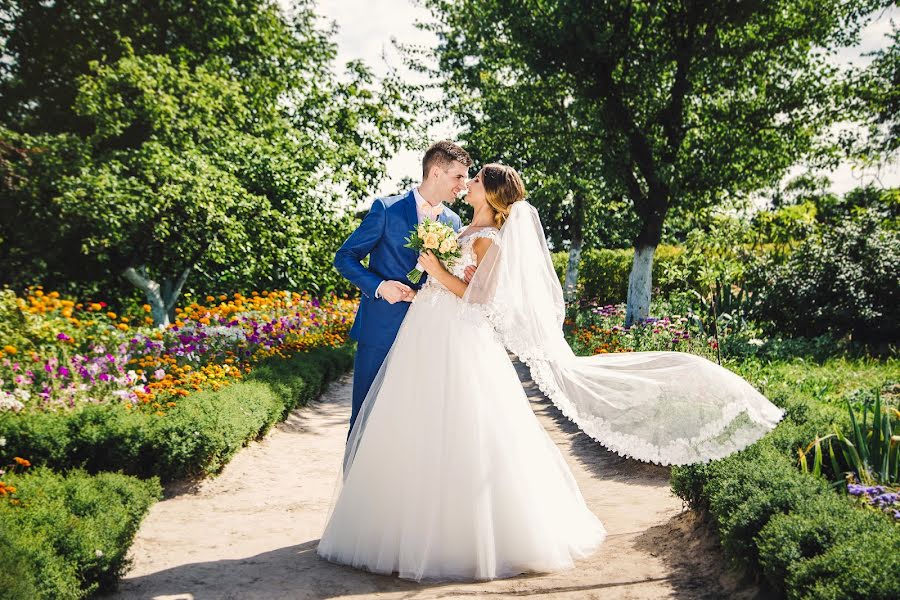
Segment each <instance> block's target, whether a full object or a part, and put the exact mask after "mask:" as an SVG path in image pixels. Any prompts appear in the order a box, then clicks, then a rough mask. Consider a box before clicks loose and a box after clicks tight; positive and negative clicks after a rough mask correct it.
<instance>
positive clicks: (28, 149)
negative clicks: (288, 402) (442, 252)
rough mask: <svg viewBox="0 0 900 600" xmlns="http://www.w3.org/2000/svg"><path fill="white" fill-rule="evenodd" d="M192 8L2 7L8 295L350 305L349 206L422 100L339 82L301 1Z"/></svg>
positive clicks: (258, 0) (355, 74)
mask: <svg viewBox="0 0 900 600" xmlns="http://www.w3.org/2000/svg"><path fill="white" fill-rule="evenodd" d="M183 4H184V3H183V2H180V1H176V2H172V3H164V5H160V6H158V7H155V8H154V9H151V10H150V11H149V13H148V9H147V7H146V4H145V3H140V2H133V1H126V2H123V3H117V4H116V5H115V6H114V7H113V6H112V5H109V4H108V3H102V2H95V1H92V0H79V1H77V2H72V3H64V4H61V5H60V6H58V7H54V8H52V9H51V8H48V7H44V6H43V5H40V4H35V3H32V2H18V1H10V2H5V3H4V4H3V6H4V9H3V10H2V12H3V14H4V15H5V19H4V20H3V23H2V25H0V26H2V27H5V28H6V33H7V34H8V38H9V39H8V40H7V43H6V45H5V46H4V50H5V51H6V52H7V53H8V56H9V59H10V60H9V61H8V62H4V68H3V69H0V88H3V89H4V90H5V91H6V92H7V95H3V100H2V101H0V116H2V117H3V118H2V121H0V125H2V126H3V127H4V129H3V131H2V133H3V134H4V138H5V139H8V140H9V142H8V146H5V148H6V150H5V151H4V160H3V165H4V171H5V172H6V173H7V176H6V177H5V178H4V180H5V181H6V182H7V185H5V189H4V190H3V191H4V193H8V194H9V195H10V196H12V197H13V198H14V203H13V205H14V206H15V210H11V211H3V214H2V216H0V280H3V281H6V282H9V283H11V284H13V285H14V286H15V287H24V286H25V285H26V284H30V283H43V284H45V285H47V286H48V287H52V288H54V289H58V290H62V291H67V292H70V293H72V292H81V294H80V295H89V294H90V293H91V292H92V291H96V290H104V292H105V293H104V297H106V298H107V299H112V300H113V301H114V302H115V301H116V300H115V296H116V295H120V296H129V295H131V293H130V292H129V290H128V287H126V286H125V285H124V284H123V282H122V280H121V274H122V273H123V271H125V270H126V269H134V270H135V271H134V273H137V274H138V275H140V277H142V278H144V279H145V280H146V281H147V282H148V283H147V284H146V285H147V286H150V287H152V283H158V284H159V285H160V286H161V292H162V295H163V297H164V298H163V299H164V300H165V302H166V304H170V305H171V304H173V302H172V299H173V298H175V297H177V295H178V293H179V292H180V291H182V290H184V291H191V290H193V291H198V290H202V291H203V293H219V292H223V291H228V292H233V291H243V292H249V291H251V290H253V289H262V288H273V287H278V288H287V289H295V290H300V289H307V290H309V291H312V292H314V293H325V292H328V291H331V290H336V291H339V292H340V291H344V290H345V289H346V287H345V284H344V282H343V281H342V280H341V279H340V277H339V276H338V275H337V273H336V272H335V271H334V270H333V269H332V267H331V259H332V256H333V253H334V251H335V249H336V248H337V246H338V245H339V244H340V242H341V241H342V240H343V239H344V237H345V236H346V235H347V234H348V232H349V231H350V230H351V229H352V227H353V223H352V222H351V220H350V218H349V216H348V215H345V214H344V213H343V211H342V210H341V206H343V205H345V204H346V203H347V200H348V199H349V200H350V201H351V202H353V201H357V200H359V199H361V198H362V197H364V196H366V195H368V194H370V193H371V189H372V187H373V186H374V185H376V184H377V183H378V182H380V181H381V179H382V178H383V177H384V171H385V162H386V160H387V156H388V155H389V154H390V153H391V151H392V150H394V149H396V148H398V147H399V145H400V143H401V141H402V140H403V138H404V136H405V135H406V134H407V133H408V132H409V131H410V128H411V127H412V117H411V114H412V111H411V106H412V103H414V102H415V97H414V96H412V95H409V94H407V93H406V91H407V90H406V89H405V87H404V86H403V85H402V84H401V83H399V82H398V81H396V80H394V79H390V78H389V79H386V80H383V81H378V82H376V81H375V79H374V77H373V76H372V74H371V72H370V71H368V70H367V69H366V68H365V67H364V66H363V65H361V64H359V63H352V64H348V65H347V67H346V72H345V74H344V75H343V76H342V77H338V75H337V73H335V72H334V68H333V66H332V61H333V59H334V57H335V54H336V48H335V45H334V43H333V42H332V41H331V39H330V37H331V35H332V33H333V32H332V31H330V30H325V29H322V28H321V27H320V26H319V23H318V17H317V15H316V14H315V12H314V10H313V7H312V5H311V4H310V3H308V2H299V3H297V4H296V5H295V6H293V7H291V9H290V10H287V11H282V9H281V8H280V7H279V6H278V5H276V4H275V3H273V2H269V1H266V0H242V1H241V2H237V3H231V4H228V5H227V6H223V5H222V4H221V3H217V2H200V3H190V10H188V7H187V6H186V5H183ZM35 49H37V50H35ZM13 98H15V99H16V100H14V101H10V100H11V99H13ZM7 134H8V135H9V137H8V138H7ZM132 281H133V282H134V278H132ZM135 285H138V284H137V283H135ZM182 285H183V286H184V288H182V287H181V286H182ZM73 287H76V288H80V289H72V288H73ZM110 292H115V293H110ZM123 301H129V299H123ZM147 301H149V302H150V303H151V304H154V299H153V298H151V297H150V295H149V294H148V300H147ZM157 304H159V303H157ZM154 310H155V313H154V314H155V316H157V312H158V311H156V305H154Z"/></svg>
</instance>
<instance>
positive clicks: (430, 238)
mask: <svg viewBox="0 0 900 600" xmlns="http://www.w3.org/2000/svg"><path fill="white" fill-rule="evenodd" d="M439 244H440V242H439V241H438V236H437V234H436V233H434V232H429V233H426V234H425V237H424V238H422V245H424V246H425V247H426V248H428V249H429V250H434V249H435V248H437V247H438V245H439Z"/></svg>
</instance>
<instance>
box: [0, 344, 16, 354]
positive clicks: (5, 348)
mask: <svg viewBox="0 0 900 600" xmlns="http://www.w3.org/2000/svg"><path fill="white" fill-rule="evenodd" d="M3 351H4V352H6V353H7V354H15V353H16V352H18V350H16V347H15V346H8V345H7V346H3Z"/></svg>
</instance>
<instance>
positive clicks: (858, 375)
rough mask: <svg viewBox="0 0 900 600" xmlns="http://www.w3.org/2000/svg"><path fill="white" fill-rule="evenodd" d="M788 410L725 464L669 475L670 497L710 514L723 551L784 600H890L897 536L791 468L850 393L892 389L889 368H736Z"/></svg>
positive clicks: (851, 364) (863, 364) (899, 586)
mask: <svg viewBox="0 0 900 600" xmlns="http://www.w3.org/2000/svg"><path fill="white" fill-rule="evenodd" d="M735 367H738V368H737V370H738V372H739V373H740V374H742V375H743V376H745V377H748V378H749V379H750V380H751V381H753V382H754V383H756V385H757V386H758V387H760V388H761V391H762V392H763V393H764V394H766V395H767V396H768V397H769V398H770V399H771V400H772V401H773V402H775V403H776V404H778V405H780V406H782V407H784V408H785V410H786V413H787V414H786V417H785V420H784V421H783V422H782V423H780V424H779V425H778V427H777V428H776V429H775V431H774V432H772V433H771V434H769V435H768V436H766V438H764V439H763V440H761V441H760V442H758V443H756V444H754V445H753V446H751V447H750V448H748V449H746V450H744V451H742V452H739V453H737V454H734V455H732V456H730V457H728V458H726V459H723V460H720V461H716V462H713V463H709V464H704V465H690V466H685V467H676V468H673V470H672V488H673V491H674V492H675V493H676V494H677V495H678V496H679V497H681V498H682V499H683V500H684V501H685V502H686V503H688V505H689V506H691V507H692V508H695V509H705V510H708V511H709V513H710V515H711V517H712V518H713V520H714V521H715V523H716V524H717V527H718V530H719V534H720V536H721V539H722V544H723V546H724V547H725V549H726V551H727V552H728V553H729V555H731V556H732V557H733V558H735V559H736V560H739V561H741V562H743V563H744V564H745V565H747V566H748V567H750V568H751V569H752V570H756V571H758V572H760V573H761V574H762V575H764V576H765V577H766V579H767V580H768V582H769V583H770V584H771V585H772V586H773V587H774V588H775V589H776V590H779V591H781V592H782V593H785V594H786V595H787V597H789V598H804V599H812V598H868V597H872V598H891V597H896V594H897V592H898V590H900V581H898V578H897V558H896V556H897V553H896V548H898V544H900V528H898V527H897V526H896V525H895V524H893V523H891V519H890V517H889V516H887V515H883V514H879V513H878V512H875V511H871V510H863V509H861V508H860V507H858V506H855V505H854V503H852V502H850V501H849V500H848V499H847V498H846V497H844V496H843V495H840V494H838V493H835V492H834V491H831V486H830V485H829V482H828V481H827V480H825V479H824V478H821V477H815V476H813V475H812V474H810V473H804V472H802V471H801V470H799V469H798V468H797V467H796V464H795V462H796V461H795V459H794V457H795V453H796V449H797V448H798V447H800V446H802V445H805V444H806V443H807V442H808V440H809V439H812V438H813V437H815V435H816V432H822V431H825V430H826V429H828V428H829V427H831V426H832V424H834V423H838V424H840V426H842V427H844V426H846V425H848V422H847V414H846V411H845V410H841V409H839V408H837V406H832V405H831V404H834V405H837V404H838V403H839V402H840V401H841V400H842V399H843V398H846V397H848V396H853V393H852V392H853V390H854V389H855V386H859V385H866V386H867V384H869V380H880V381H884V382H887V383H886V385H890V382H891V381H895V377H896V375H897V365H896V362H895V361H892V360H888V361H886V362H879V361H873V360H871V359H856V360H848V359H846V358H840V359H831V360H829V361H827V362H826V363H825V364H822V365H817V364H815V363H814V362H812V361H805V360H803V359H801V358H797V359H795V360H794V361H791V362H774V363H765V362H761V361H759V360H756V359H755V360H749V361H746V362H743V363H739V364H737V365H735Z"/></svg>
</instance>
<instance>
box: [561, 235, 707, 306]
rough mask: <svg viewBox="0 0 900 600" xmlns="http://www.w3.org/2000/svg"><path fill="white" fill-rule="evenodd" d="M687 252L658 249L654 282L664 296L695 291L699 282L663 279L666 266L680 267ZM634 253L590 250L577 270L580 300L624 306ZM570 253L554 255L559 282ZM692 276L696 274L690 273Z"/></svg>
mask: <svg viewBox="0 0 900 600" xmlns="http://www.w3.org/2000/svg"><path fill="white" fill-rule="evenodd" d="M683 254H684V250H683V249H682V248H679V247H677V246H665V245H663V246H659V247H658V248H657V249H656V254H654V257H653V281H654V283H655V284H656V285H657V286H658V287H660V289H661V291H662V292H663V293H668V292H670V291H673V290H676V289H692V288H693V287H696V285H697V282H696V281H668V280H666V279H665V277H663V273H664V272H665V269H666V266H667V265H669V264H673V263H678V262H679V261H680V260H681V257H682V256H683ZM633 259H634V249H633V248H628V249H612V250H610V249H600V250H597V249H591V250H586V251H585V252H582V254H581V264H580V265H579V268H578V284H577V296H578V297H579V298H584V299H587V300H595V301H597V302H599V303H601V304H616V303H619V302H624V301H625V298H626V297H627V296H628V276H629V274H630V273H631V263H632V261H633ZM568 260H569V254H568V252H555V253H554V254H553V267H554V268H555V269H556V274H557V275H558V276H559V280H560V282H563V283H564V282H565V277H566V265H567V264H568ZM691 272H692V273H693V271H691Z"/></svg>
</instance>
